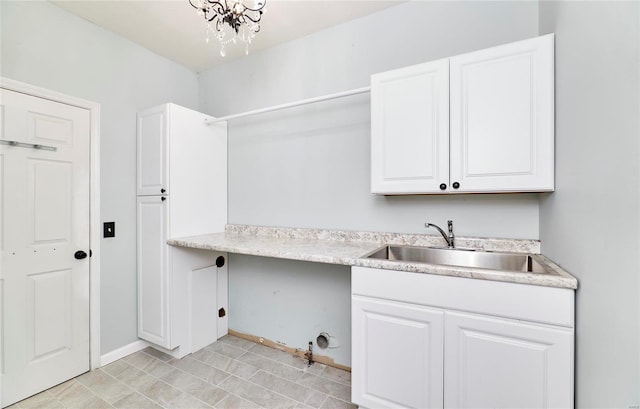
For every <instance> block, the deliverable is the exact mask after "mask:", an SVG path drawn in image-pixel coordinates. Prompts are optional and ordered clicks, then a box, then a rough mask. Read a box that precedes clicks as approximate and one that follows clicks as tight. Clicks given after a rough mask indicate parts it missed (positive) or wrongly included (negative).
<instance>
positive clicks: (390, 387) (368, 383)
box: [351, 296, 444, 408]
mask: <svg viewBox="0 0 640 409" xmlns="http://www.w3.org/2000/svg"><path fill="white" fill-rule="evenodd" d="M351 306H352V311H353V319H352V325H353V327H352V334H353V346H354V348H353V349H352V351H353V352H352V362H351V365H352V367H353V368H354V373H353V376H354V377H355V378H354V379H353V382H352V386H351V387H352V393H353V396H354V397H356V396H357V397H358V400H357V402H356V401H354V402H356V403H358V404H359V405H362V406H365V407H369V408H380V407H403V408H431V407H441V406H442V391H443V390H442V387H443V386H442V385H443V384H442V363H443V360H442V353H443V350H442V342H443V337H442V334H443V326H442V324H443V316H444V314H443V312H442V311H439V310H435V309H431V308H427V307H423V306H419V305H411V304H403V303H398V302H393V301H386V300H379V299H375V298H367V297H358V296H354V297H353V299H352V304H351ZM355 368H358V369H357V371H356V370H355Z"/></svg>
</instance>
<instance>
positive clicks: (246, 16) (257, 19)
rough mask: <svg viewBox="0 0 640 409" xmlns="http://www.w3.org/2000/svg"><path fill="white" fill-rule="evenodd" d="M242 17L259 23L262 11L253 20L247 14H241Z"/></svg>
mask: <svg viewBox="0 0 640 409" xmlns="http://www.w3.org/2000/svg"><path fill="white" fill-rule="evenodd" d="M242 17H244V18H247V19H249V20H251V21H253V22H254V23H259V22H260V19H262V13H260V14H259V15H258V17H257V18H256V19H255V20H254V19H253V18H252V17H251V16H250V15H248V14H243V15H242Z"/></svg>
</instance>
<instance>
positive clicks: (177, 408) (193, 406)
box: [167, 392, 211, 409]
mask: <svg viewBox="0 0 640 409" xmlns="http://www.w3.org/2000/svg"><path fill="white" fill-rule="evenodd" d="M167 407H169V408H171V409H211V406H209V405H207V404H206V403H204V402H202V401H201V400H200V399H197V398H195V397H194V396H192V395H190V394H188V393H186V392H182V393H181V394H180V395H178V396H177V397H176V398H175V399H173V400H172V401H171V402H170V403H169V405H167Z"/></svg>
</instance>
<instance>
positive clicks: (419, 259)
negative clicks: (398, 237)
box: [367, 246, 546, 274]
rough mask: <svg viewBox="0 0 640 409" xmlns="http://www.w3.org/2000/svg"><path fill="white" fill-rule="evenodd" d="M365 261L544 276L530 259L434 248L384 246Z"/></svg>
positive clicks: (518, 255)
mask: <svg viewBox="0 0 640 409" xmlns="http://www.w3.org/2000/svg"><path fill="white" fill-rule="evenodd" d="M367 258H374V259H381V260H395V261H405V262H410V263H428V264H441V265H446V266H457V267H471V268H482V269H488V270H499V271H520V272H528V273H541V274H544V273H546V271H545V270H544V268H542V266H541V265H540V264H538V263H537V262H536V261H535V260H534V259H533V257H532V256H530V255H528V254H517V253H493V252H487V251H475V250H466V249H447V248H433V247H411V246H385V247H382V248H381V249H378V250H376V251H375V252H373V253H372V254H370V255H368V256H367Z"/></svg>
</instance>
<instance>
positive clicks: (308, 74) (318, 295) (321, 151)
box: [199, 1, 539, 365]
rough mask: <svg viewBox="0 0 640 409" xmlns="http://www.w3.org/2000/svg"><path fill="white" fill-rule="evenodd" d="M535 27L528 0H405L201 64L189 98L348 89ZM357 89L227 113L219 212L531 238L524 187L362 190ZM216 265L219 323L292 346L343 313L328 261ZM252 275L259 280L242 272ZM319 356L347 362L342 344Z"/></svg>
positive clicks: (256, 98) (532, 214) (229, 102)
mask: <svg viewBox="0 0 640 409" xmlns="http://www.w3.org/2000/svg"><path fill="white" fill-rule="evenodd" d="M264 22H265V23H264V24H267V23H268V16H267V15H265V17H264ZM537 34H538V4H537V2H484V1H483V2H476V1H469V2H432V1H429V2H408V3H405V4H401V5H399V6H395V7H392V8H389V9H387V10H384V11H382V12H379V13H376V14H372V15H370V16H366V17H364V18H361V19H358V20H356V21H353V22H350V23H348V24H343V25H338V26H335V27H332V28H329V29H327V30H324V31H321V32H318V33H315V34H312V35H309V36H307V37H304V38H302V39H299V40H295V41H292V42H289V43H286V44H283V45H281V46H278V47H275V48H272V49H269V50H265V51H262V52H255V53H251V54H250V55H249V56H248V57H247V58H243V59H241V60H238V61H235V62H231V63H229V64H225V65H223V66H220V67H217V68H214V69H212V70H209V71H206V72H204V73H201V74H200V82H199V84H200V108H201V110H203V111H204V112H206V113H208V114H211V115H214V116H222V115H225V114H230V113H236V112H242V111H245V110H249V109H254V108H259V107H264V106H269V105H273V104H278V103H283V102H288V101H294V100H298V99H303V98H308V97H313V96H318V95H323V94H328V93H333V92H338V91H344V90H348V89H353V88H358V87H362V86H366V85H368V84H369V76H370V75H371V74H372V73H374V72H380V71H384V70H389V69H393V68H397V67H402V66H406V65H410V64H415V63H420V62H425V61H429V60H434V59H438V58H442V57H446V56H450V55H455V54H459V53H463V52H467V51H472V50H476V49H481V48H486V47H490V46H493V45H498V44H503V43H508V42H511V41H516V40H521V39H524V38H529V37H535V36H536V35H537ZM368 100H369V99H368V96H366V95H364V96H354V97H349V98H345V99H343V100H339V101H332V102H325V103H320V104H315V105H312V106H307V107H303V108H295V109H290V110H286V111H280V112H277V113H271V114H266V115H261V116H255V117H251V118H247V119H243V120H237V121H233V122H231V124H230V127H229V222H230V223H247V224H260V225H274V226H293V227H316V228H333V229H353V230H377V231H395V232H411V233H423V232H425V229H424V222H425V221H430V222H434V223H437V224H440V225H443V224H446V220H447V219H453V220H454V224H455V230H456V233H457V234H458V235H473V236H490V237H515V238H533V239H537V238H538V226H539V220H538V195H537V194H506V195H459V196H403V197H383V196H373V195H371V194H370V193H369V132H370V129H369V120H370V118H369V102H368ZM229 265H230V274H229V276H230V297H229V298H230V303H231V305H230V313H229V317H230V327H231V328H233V329H236V330H239V331H244V332H249V333H252V334H254V335H259V336H263V337H267V338H272V339H276V340H280V341H283V342H286V343H288V344H289V345H292V346H295V347H299V348H304V347H306V343H307V341H308V340H310V339H315V336H316V335H317V328H318V327H323V328H324V330H326V331H328V332H330V333H332V332H334V333H338V332H340V331H342V330H341V328H345V327H346V328H347V329H348V323H349V320H350V317H349V315H348V310H347V311H344V312H342V313H333V312H330V311H326V310H325V309H324V308H322V305H324V304H326V305H332V304H344V303H348V297H349V291H350V287H349V279H348V278H349V277H348V276H347V277H344V278H343V280H342V283H343V284H342V287H341V290H340V291H330V290H328V289H325V287H326V281H327V280H334V279H335V276H334V275H333V273H335V268H334V267H329V266H322V265H321V266H320V267H318V266H311V265H309V264H306V265H305V264H304V263H289V262H284V261H282V262H280V261H278V262H277V263H276V262H275V261H273V260H271V261H265V262H264V263H262V264H260V263H258V262H255V261H253V260H249V259H248V258H246V257H242V256H232V257H231V261H230V264H229ZM322 271H328V272H330V273H331V274H326V275H325V274H322ZM341 271H343V273H344V274H346V275H348V274H349V272H348V270H346V269H343V270H341ZM260 276H264V277H268V279H263V280H260V283H259V284H254V281H253V280H252V279H250V278H257V277H260ZM296 282H300V283H303V282H304V283H305V286H304V289H302V290H301V291H302V292H303V293H305V294H310V292H312V293H313V298H312V299H310V302H309V303H303V304H300V303H299V302H297V301H298V300H297V298H296V294H295V293H293V292H289V293H286V294H285V291H284V289H285V288H289V286H290V283H296ZM258 285H259V286H261V287H260V288H261V289H262V292H258V291H257V288H255V287H256V286H258ZM275 293H279V296H278V297H273V296H270V294H275ZM316 300H324V304H321V303H320V301H316ZM283 305H289V306H291V307H290V308H291V310H286V309H285V310H283V308H282V306H283ZM347 305H348V304H347ZM299 315H303V316H305V317H307V320H299V319H298V318H297V317H298V316H299ZM256 316H260V317H264V319H263V320H256V319H255V317H256ZM275 317H277V320H276V318H275ZM257 321H260V322H257ZM280 322H287V323H288V324H287V325H279V324H278V323H280ZM345 323H347V325H345ZM341 335H342V334H341ZM348 337H349V335H348V334H344V336H343V339H344V338H348ZM320 353H323V354H325V353H326V354H327V355H329V356H332V357H334V358H335V359H336V361H338V362H339V363H342V364H346V365H350V353H349V351H348V350H346V349H345V348H342V349H337V350H331V351H326V352H324V351H321V352H320Z"/></svg>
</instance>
